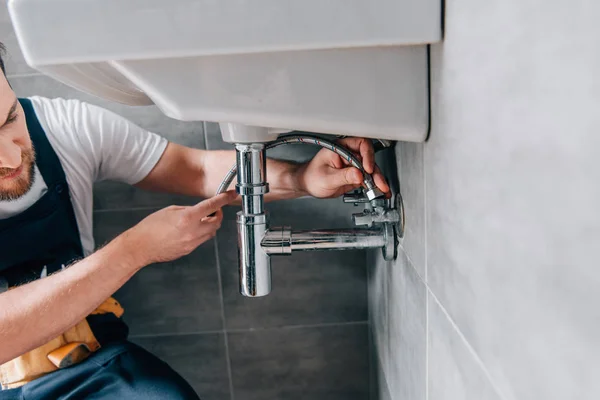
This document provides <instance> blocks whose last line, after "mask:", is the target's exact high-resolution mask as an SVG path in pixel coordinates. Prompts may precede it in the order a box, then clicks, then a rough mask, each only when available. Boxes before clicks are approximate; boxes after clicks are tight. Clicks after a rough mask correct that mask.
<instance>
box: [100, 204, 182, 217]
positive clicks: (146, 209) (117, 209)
mask: <svg viewBox="0 0 600 400" xmlns="http://www.w3.org/2000/svg"><path fill="white" fill-rule="evenodd" d="M172 205H179V206H191V205H194V203H190V204H183V203H182V204H169V205H167V204H165V205H160V206H148V207H130V208H101V209H96V210H94V214H96V213H97V214H103V213H109V212H129V211H158V210H162V209H163V208H165V207H169V206H172Z"/></svg>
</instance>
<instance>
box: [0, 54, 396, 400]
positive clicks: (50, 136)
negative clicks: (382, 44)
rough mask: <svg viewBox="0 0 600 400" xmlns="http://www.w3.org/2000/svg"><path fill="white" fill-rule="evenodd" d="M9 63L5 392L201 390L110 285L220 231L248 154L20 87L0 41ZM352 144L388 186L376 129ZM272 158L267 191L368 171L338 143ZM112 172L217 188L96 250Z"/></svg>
mask: <svg viewBox="0 0 600 400" xmlns="http://www.w3.org/2000/svg"><path fill="white" fill-rule="evenodd" d="M0 47H1V44H0ZM0 67H1V69H2V74H0V383H1V384H2V389H3V390H1V391H0V400H3V399H22V398H31V399H58V398H69V399H81V398H87V397H90V396H92V395H93V396H94V398H107V399H119V398H124V399H171V398H172V399H188V398H189V399H197V395H196V394H195V393H194V391H193V390H192V389H191V387H190V386H189V385H188V384H187V382H185V381H184V380H183V378H181V377H180V376H179V375H177V373H175V372H174V371H173V370H172V369H171V368H170V367H169V366H168V365H166V364H165V363H163V362H162V361H160V360H159V359H158V358H156V357H155V356H153V355H152V354H150V353H148V352H146V351H145V350H143V349H141V348H139V347H137V346H135V345H133V344H132V343H130V342H128V341H127V340H126V339H127V327H126V326H125V324H124V323H123V322H122V321H121V319H120V316H121V314H122V313H123V310H122V309H121V307H120V305H119V304H118V303H117V302H116V301H115V300H114V299H112V298H111V297H110V296H111V295H112V294H113V293H114V292H115V291H117V290H118V289H119V288H120V287H121V286H122V285H123V284H124V283H125V282H126V281H127V280H128V279H129V278H131V277H132V276H133V275H134V274H135V273H136V272H137V271H139V270H140V269H142V268H143V267H145V266H147V265H149V264H152V263H156V262H165V261H170V260H175V259H177V258H179V257H182V256H185V255H187V254H189V253H190V252H191V251H193V250H194V249H195V248H196V247H198V246H199V245H201V244H202V243H204V242H206V241H208V240H210V239H211V238H212V237H214V236H215V234H216V231H217V230H218V229H219V227H220V225H221V220H222V218H223V214H222V212H221V210H220V209H221V208H222V207H223V206H225V205H227V204H229V203H231V202H233V201H234V200H235V199H236V194H235V192H231V191H230V192H227V193H225V194H221V195H219V196H216V197H212V198H211V196H212V195H213V194H214V193H215V192H216V189H217V187H218V185H219V183H220V181H221V179H222V178H223V177H224V175H225V173H226V171H227V170H228V168H229V167H230V166H231V165H232V164H233V163H234V162H235V154H234V153H233V152H231V151H204V150H197V149H191V148H186V147H184V146H179V145H176V144H174V143H167V141H166V140H165V139H163V138H161V137H159V136H157V135H155V134H152V133H149V132H147V131H144V130H143V129H141V128H139V127H137V126H135V125H133V124H131V123H130V122H128V121H127V120H125V119H123V118H120V117H119V116H117V115H115V114H113V113H110V112H108V111H106V110H103V109H101V108H99V107H95V106H92V105H89V104H85V103H82V102H79V101H75V100H64V99H53V100H51V99H46V98H41V97H33V98H30V99H17V98H16V97H15V94H14V93H13V91H12V89H11V88H10V86H9V84H8V82H7V80H6V78H5V75H4V74H5V71H4V65H3V63H2V59H1V54H0ZM343 144H344V145H345V146H347V147H349V148H351V149H352V150H354V151H355V152H357V155H359V156H360V157H361V158H362V160H363V162H364V165H365V169H366V170H367V172H374V173H375V181H376V183H377V185H378V186H379V188H380V189H381V190H382V191H384V192H388V191H389V188H388V186H387V185H386V183H385V181H384V179H383V177H382V176H381V174H379V172H376V171H375V170H376V166H375V163H374V155H373V148H372V146H371V144H370V142H369V141H368V140H365V139H359V138H352V139H346V140H344V141H343ZM268 163H269V165H268V169H269V183H270V186H271V193H269V195H268V196H267V200H277V199H288V198H294V197H299V196H303V195H312V196H315V197H321V198H325V197H334V196H339V195H341V194H343V193H345V192H347V191H349V190H351V189H354V188H356V187H358V186H359V185H360V183H361V181H362V176H361V173H360V172H359V171H358V170H357V169H354V168H351V167H348V166H347V165H346V164H345V163H344V161H343V160H342V159H341V158H340V157H339V156H337V155H335V154H334V153H331V152H329V151H326V150H322V151H321V152H319V153H318V154H317V155H316V156H315V157H314V158H313V160H311V161H310V162H309V163H307V164H303V165H299V164H292V163H286V162H281V161H275V160H269V161H268ZM106 179H110V180H117V181H124V182H127V183H129V184H132V185H135V186H137V187H139V188H142V189H148V190H157V191H164V192H170V193H180V194H186V195H192V196H199V197H203V198H209V200H206V201H203V202H201V203H198V204H197V205H194V206H189V207H179V206H172V207H168V208H165V209H163V210H160V211H158V212H156V213H154V214H152V215H150V216H148V217H147V218H146V219H144V220H143V221H141V222H140V223H139V224H138V225H136V226H134V227H133V228H131V229H129V230H128V231H126V232H124V233H123V234H121V235H120V236H118V237H117V238H116V239H114V240H113V241H112V242H110V243H108V244H106V245H105V246H104V247H102V248H101V249H99V250H97V251H96V252H93V250H94V240H93V237H92V186H93V182H94V181H100V180H106Z"/></svg>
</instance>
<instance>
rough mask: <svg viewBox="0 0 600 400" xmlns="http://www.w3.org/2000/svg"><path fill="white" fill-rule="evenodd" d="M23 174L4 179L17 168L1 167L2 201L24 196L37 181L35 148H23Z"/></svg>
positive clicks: (0, 191)
mask: <svg viewBox="0 0 600 400" xmlns="http://www.w3.org/2000/svg"><path fill="white" fill-rule="evenodd" d="M21 167H22V168H23V170H22V171H21V174H20V175H19V176H18V177H16V178H13V179H2V178H4V177H6V176H9V175H11V174H12V173H14V172H15V171H16V170H15V169H13V168H0V201H14V200H17V199H19V198H20V197H22V196H24V195H25V194H26V193H27V192H29V190H31V186H33V182H34V181H35V149H34V148H33V146H32V147H31V149H27V150H23V151H22V153H21V166H20V167H19V168H21Z"/></svg>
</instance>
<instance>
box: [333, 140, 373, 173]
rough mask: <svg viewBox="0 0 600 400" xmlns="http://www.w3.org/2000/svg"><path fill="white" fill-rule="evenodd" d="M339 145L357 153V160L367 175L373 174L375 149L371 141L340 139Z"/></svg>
mask: <svg viewBox="0 0 600 400" xmlns="http://www.w3.org/2000/svg"><path fill="white" fill-rule="evenodd" d="M339 143H340V144H341V145H343V146H344V147H346V148H347V149H348V150H351V151H352V152H353V153H358V154H357V158H358V159H359V160H361V162H362V164H363V167H364V169H365V171H367V173H369V174H372V173H373V171H374V170H375V149H374V148H373V143H372V142H371V140H369V139H365V138H354V137H352V138H345V139H342V140H340V141H339Z"/></svg>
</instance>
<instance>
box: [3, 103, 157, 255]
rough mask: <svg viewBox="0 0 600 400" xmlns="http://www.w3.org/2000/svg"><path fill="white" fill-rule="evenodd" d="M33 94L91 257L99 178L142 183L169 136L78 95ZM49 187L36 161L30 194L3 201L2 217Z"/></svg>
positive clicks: (18, 210) (17, 211) (24, 206)
mask: <svg viewBox="0 0 600 400" xmlns="http://www.w3.org/2000/svg"><path fill="white" fill-rule="evenodd" d="M30 99H31V102H32V103H33V107H34V109H35V113H36V115H37V118H38V120H39V121H40V124H41V126H42V128H43V129H44V131H45V132H46V136H47V137H48V141H49V142H50V144H51V145H52V148H53V149H54V151H55V152H56V154H57V155H58V158H59V159H60V162H61V164H62V167H63V170H64V171H65V175H66V177H67V183H68V184H69V190H70V193H71V203H72V205H73V209H74V211H75V217H76V219H77V225H78V227H79V233H80V235H81V245H82V246H83V251H84V254H85V255H86V256H87V255H89V254H90V253H92V251H93V250H94V237H93V229H92V219H93V193H92V190H93V184H94V182H98V181H102V180H112V181H120V182H125V183H128V184H132V185H133V184H136V183H138V182H139V181H141V180H142V179H144V178H145V177H146V176H147V175H148V174H149V173H150V171H151V170H152V168H154V166H155V165H156V163H157V162H158V160H159V159H160V157H161V156H162V154H163V152H164V150H165V148H166V147H167V140H166V139H164V138H162V137H160V136H158V135H156V134H154V133H151V132H148V131H146V130H144V129H142V128H140V127H138V126H136V125H134V124H133V123H131V122H129V121H127V120H126V119H125V118H122V117H120V116H118V115H116V114H114V113H112V112H110V111H108V110H105V109H103V108H100V107H97V106H94V105H91V104H87V103H83V102H81V101H78V100H65V99H47V98H44V97H31V98H30ZM47 190H48V188H47V186H46V183H45V182H44V179H43V177H42V175H41V174H40V171H39V169H38V168H37V166H36V167H35V181H34V184H33V186H32V187H31V190H30V191H29V192H27V194H25V195H24V196H23V197H21V198H19V199H17V200H14V201H1V200H0V219H6V218H9V217H12V216H14V215H17V214H20V213H21V212H23V211H25V210H26V209H28V208H29V207H31V206H32V205H33V204H34V203H35V202H36V201H37V200H38V199H39V198H40V197H42V195H44V193H46V191H47Z"/></svg>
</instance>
